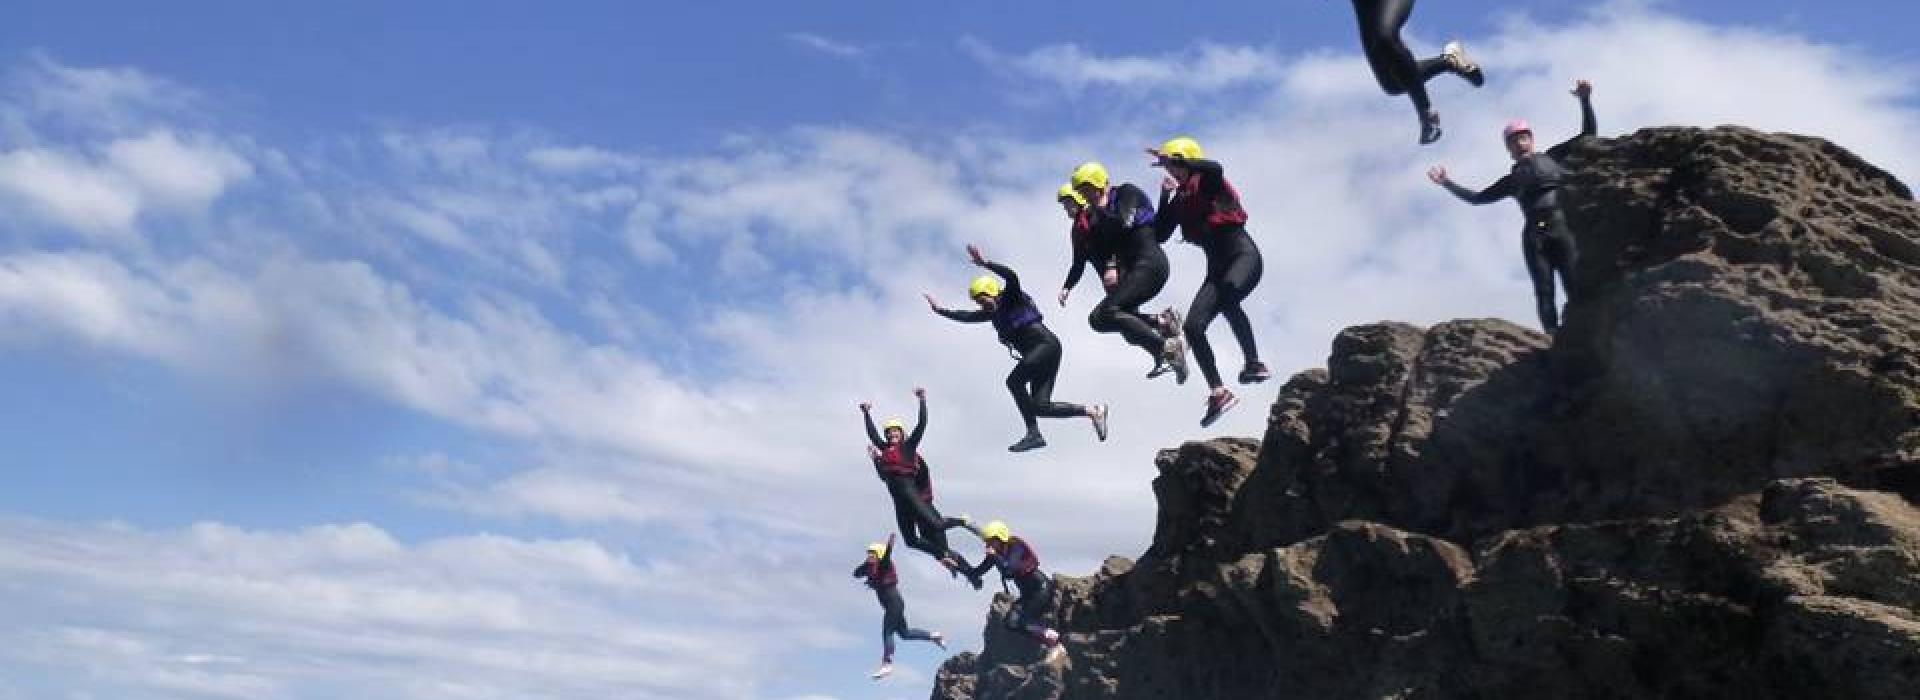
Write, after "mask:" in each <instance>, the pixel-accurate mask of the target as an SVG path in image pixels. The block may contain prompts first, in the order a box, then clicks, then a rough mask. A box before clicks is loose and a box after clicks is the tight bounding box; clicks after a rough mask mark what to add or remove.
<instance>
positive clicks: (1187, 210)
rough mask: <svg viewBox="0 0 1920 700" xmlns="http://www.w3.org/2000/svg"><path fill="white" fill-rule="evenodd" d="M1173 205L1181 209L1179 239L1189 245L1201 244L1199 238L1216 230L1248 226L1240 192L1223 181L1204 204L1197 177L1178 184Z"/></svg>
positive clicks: (1204, 200) (1194, 175)
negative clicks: (1188, 242)
mask: <svg viewBox="0 0 1920 700" xmlns="http://www.w3.org/2000/svg"><path fill="white" fill-rule="evenodd" d="M1176 203H1177V204H1178V206H1179V208H1180V236H1181V237H1182V238H1184V239H1186V240H1188V241H1193V242H1196V243H1197V242H1200V236H1201V235H1203V234H1204V233H1212V232H1213V229H1216V228H1223V227H1227V226H1245V225H1246V224H1247V210H1246V208H1244V207H1242V206H1240V192H1239V191H1238V190H1235V189H1234V188H1233V183H1231V182H1228V181H1227V179H1226V178H1224V177H1223V178H1220V192H1219V193H1218V194H1215V195H1214V197H1213V199H1211V200H1207V199H1202V198H1201V193H1200V174H1199V173H1194V174H1193V175H1191V176H1189V177H1188V178H1187V181H1186V182H1183V183H1180V191H1179V192H1178V194H1177V198H1176Z"/></svg>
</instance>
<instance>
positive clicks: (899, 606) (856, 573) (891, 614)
mask: <svg viewBox="0 0 1920 700" xmlns="http://www.w3.org/2000/svg"><path fill="white" fill-rule="evenodd" d="M853 577H854V578H863V579H866V580H867V587H868V588H871V589H873V594H874V597H876V598H879V599H880V609H881V610H882V611H883V612H882V613H881V617H880V668H879V669H878V670H875V671H874V672H873V673H872V674H871V675H872V676H873V679H874V680H880V679H881V678H885V677H887V674H890V673H893V638H894V637H895V636H898V637H900V638H901V639H910V640H916V641H927V642H933V643H934V644H936V645H939V647H940V648H941V649H945V648H947V637H946V635H943V634H940V633H939V632H928V631H926V630H922V629H917V628H913V627H908V626H907V603H906V601H904V600H902V599H901V598H900V574H899V572H897V571H895V570H894V568H893V535H887V541H886V542H885V543H884V544H883V543H879V542H875V543H873V544H870V545H867V560H866V561H863V562H860V565H859V566H856V567H853ZM974 578H979V576H978V575H975V576H974Z"/></svg>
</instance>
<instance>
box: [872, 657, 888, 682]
mask: <svg viewBox="0 0 1920 700" xmlns="http://www.w3.org/2000/svg"><path fill="white" fill-rule="evenodd" d="M892 674H893V663H892V662H887V663H883V664H880V668H877V669H874V670H873V673H869V674H867V677H869V678H872V679H874V680H876V681H877V680H880V679H882V678H886V677H887V676H889V675H892Z"/></svg>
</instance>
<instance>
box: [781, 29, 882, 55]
mask: <svg viewBox="0 0 1920 700" xmlns="http://www.w3.org/2000/svg"><path fill="white" fill-rule="evenodd" d="M787 41H790V42H793V43H794V44H796V45H799V46H801V47H804V48H807V49H811V50H814V51H818V52H820V53H824V54H827V55H829V56H834V57H837V58H860V57H861V56H865V55H866V54H867V50H866V49H865V48H862V47H859V46H855V45H853V44H849V43H846V42H843V41H835V40H833V39H829V38H827V37H824V36H821V35H819V34H813V33H809V32H793V33H790V34H787Z"/></svg>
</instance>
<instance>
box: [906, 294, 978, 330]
mask: <svg viewBox="0 0 1920 700" xmlns="http://www.w3.org/2000/svg"><path fill="white" fill-rule="evenodd" d="M920 296H923V297H926V298H927V308H930V309H933V312H934V313H936V314H939V315H941V316H945V317H947V318H949V319H952V320H955V321H959V322H961V323H985V322H987V321H991V320H993V314H990V313H987V312H986V311H983V310H980V309H974V310H972V311H956V310H954V309H943V308H941V307H940V302H937V301H934V300H933V295H932V294H922V295H920Z"/></svg>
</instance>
